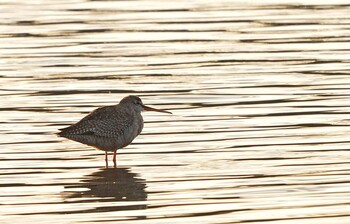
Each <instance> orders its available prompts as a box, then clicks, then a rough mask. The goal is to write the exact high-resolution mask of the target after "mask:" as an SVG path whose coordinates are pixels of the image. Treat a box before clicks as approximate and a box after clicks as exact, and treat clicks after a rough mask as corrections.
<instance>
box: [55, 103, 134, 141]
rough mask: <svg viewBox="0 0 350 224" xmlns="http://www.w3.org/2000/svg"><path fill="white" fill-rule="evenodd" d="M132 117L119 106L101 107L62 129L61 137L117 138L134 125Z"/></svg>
mask: <svg viewBox="0 0 350 224" xmlns="http://www.w3.org/2000/svg"><path fill="white" fill-rule="evenodd" d="M132 119H133V118H132V116H130V114H129V113H128V111H127V110H125V109H123V108H121V107H118V106H107V107H101V108H98V109H96V110H94V111H92V112H91V113H90V114H88V115H87V116H86V117H84V118H83V119H81V120H80V121H79V122H77V123H76V124H73V125H71V126H69V127H67V128H63V129H60V130H61V131H62V132H61V133H60V134H61V135H96V136H101V137H116V136H118V135H121V134H122V133H123V132H124V130H125V129H127V128H128V127H129V126H130V124H131V123H132Z"/></svg>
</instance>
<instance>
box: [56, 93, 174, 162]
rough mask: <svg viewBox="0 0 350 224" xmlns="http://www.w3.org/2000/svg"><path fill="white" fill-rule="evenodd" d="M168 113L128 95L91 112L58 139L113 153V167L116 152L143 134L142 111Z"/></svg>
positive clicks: (64, 131) (64, 130) (60, 133)
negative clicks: (110, 104) (113, 103)
mask: <svg viewBox="0 0 350 224" xmlns="http://www.w3.org/2000/svg"><path fill="white" fill-rule="evenodd" d="M144 109H145V110H152V111H158V112H164V113H170V112H167V111H164V110H158V109H154V108H151V107H147V106H145V105H143V103H142V101H141V99H140V98H139V97H137V96H127V97H125V98H123V99H122V100H121V101H120V103H119V104H117V105H113V106H105V107H101V108H98V109H96V110H94V111H92V112H91V113H90V114H88V115H87V116H85V117H84V118H83V119H81V120H80V121H79V122H77V123H76V124H73V125H71V126H69V127H67V128H63V129H60V130H61V132H59V133H58V135H59V136H61V137H65V138H68V139H71V140H74V141H77V142H80V143H83V144H86V145H90V146H93V147H95V148H97V149H100V150H103V151H105V152H106V166H108V164H107V152H114V157H113V161H114V165H115V164H116V162H115V156H116V151H117V149H120V148H124V147H125V146H127V145H129V144H130V143H131V142H132V141H133V140H134V139H135V138H136V137H137V136H138V135H139V134H140V133H141V131H142V129H143V119H142V116H141V111H142V110H144Z"/></svg>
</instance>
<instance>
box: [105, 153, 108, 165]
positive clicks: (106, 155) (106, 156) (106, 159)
mask: <svg viewBox="0 0 350 224" xmlns="http://www.w3.org/2000/svg"><path fill="white" fill-rule="evenodd" d="M105 161H106V168H108V153H107V151H106V152H105Z"/></svg>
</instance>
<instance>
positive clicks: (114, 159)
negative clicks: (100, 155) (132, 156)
mask: <svg viewBox="0 0 350 224" xmlns="http://www.w3.org/2000/svg"><path fill="white" fill-rule="evenodd" d="M113 163H114V168H116V167H117V150H115V151H114V152H113Z"/></svg>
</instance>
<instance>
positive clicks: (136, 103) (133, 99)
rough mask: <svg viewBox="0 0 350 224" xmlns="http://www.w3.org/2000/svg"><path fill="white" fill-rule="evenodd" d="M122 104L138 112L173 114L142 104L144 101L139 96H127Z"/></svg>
mask: <svg viewBox="0 0 350 224" xmlns="http://www.w3.org/2000/svg"><path fill="white" fill-rule="evenodd" d="M120 103H127V104H129V105H130V106H132V107H133V108H135V109H136V110H137V111H138V112H141V111H143V110H146V111H155V112H160V113H168V114H172V113H171V112H169V111H166V110H160V109H156V108H153V107H148V106H146V105H144V104H143V103H142V100H141V99H140V97H138V96H133V95H130V96H126V97H124V98H123V99H122V100H121V101H120Z"/></svg>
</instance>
